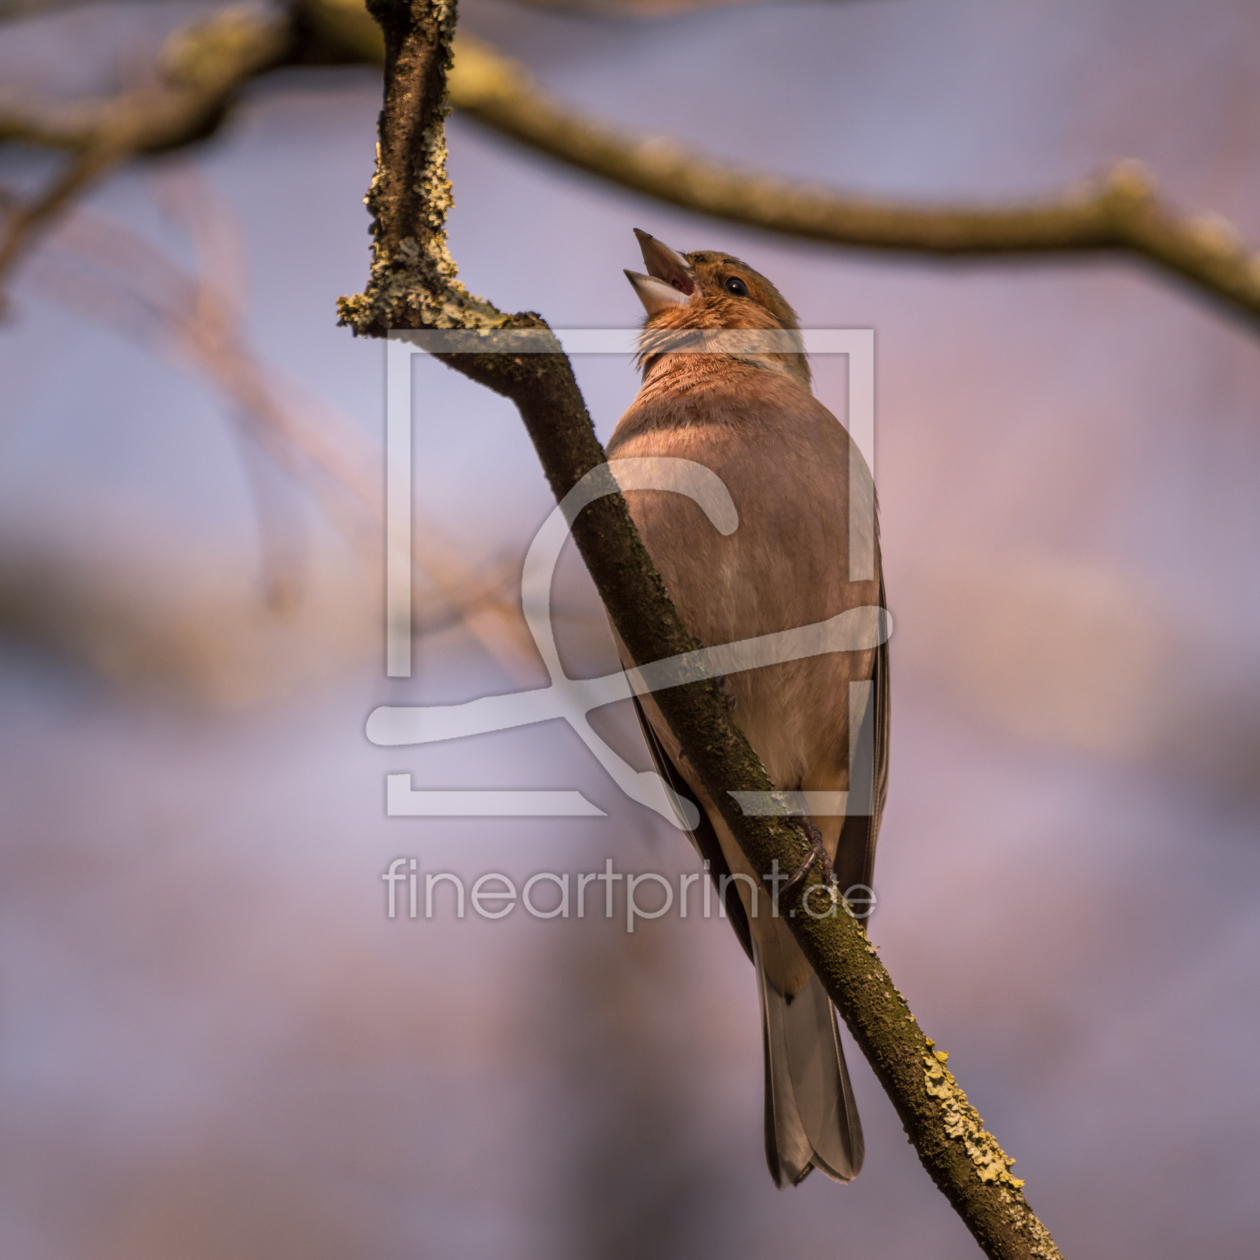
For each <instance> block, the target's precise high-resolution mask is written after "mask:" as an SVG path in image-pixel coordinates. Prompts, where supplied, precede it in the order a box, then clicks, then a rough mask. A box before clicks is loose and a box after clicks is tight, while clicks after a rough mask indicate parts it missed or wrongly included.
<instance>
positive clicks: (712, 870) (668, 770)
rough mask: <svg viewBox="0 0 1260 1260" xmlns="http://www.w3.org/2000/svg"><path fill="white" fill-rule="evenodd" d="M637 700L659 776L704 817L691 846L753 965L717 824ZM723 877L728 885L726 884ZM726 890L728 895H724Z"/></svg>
mask: <svg viewBox="0 0 1260 1260" xmlns="http://www.w3.org/2000/svg"><path fill="white" fill-rule="evenodd" d="M632 699H633V700H634V711H635V713H636V714H637V715H638V718H639V725H640V726H641V727H642V728H643V738H644V739H645V740H646V741H647V746H648V751H649V752H650V753H651V754H652V764H653V765H655V766H656V772H657V774H659V775H660V776H661V778H662V779H664V780H665V782H666V783H668V784H669V786H670V787H671V788H673V789H674V791H675V792H676V793H677V794H678V795H679V796H680V797H683V798H684V799H686V800H689V801H691V802H692V803H693V804H695V805H696V809H697V811H698V812H699V815H700V822H699V823H698V824H697V826H696V828H695V830H694V831H690V832H689V833H688V834H689V835H690V836H691V842H692V844H694V845H695V846H696V849H697V850H698V851H699V853H700V856H701V857H702V858H704V859H705V860H706V861H707V862H708V863H709V878H710V879H712V880H713V883H714V886H715V887H716V888H717V890H718V894H719V896H721V897H722V901H723V904H724V905H725V906H726V917H727V918H728V919H730V921H731V927H732V928H734V930H735V935H736V936H738V937H739V943H740V944H741V945H742V946H743V947H744V953H746V954H747V955H748V957H749V960H750V961H751V959H752V956H753V952H752V935H751V933H750V932H749V930H748V914H747V912H746V911H745V910H744V903H743V902H742V901H741V900H740V897H739V885H738V881H737V880H733V879H731V877H730V876H731V868H730V867H729V866H728V865H727V862H726V858H725V857H724V856H723V853H722V846H721V844H719V843H718V837H717V832H716V831H714V829H713V823H712V822H711V821H710V819H709V815H708V813H707V812H706V811H705V808H704V806H703V805H702V804H699V803H698V802H696V801H695V793H694V792H692V790H691V788H690V787H688V785H687V780H686V779H684V778H683V776H682V774H681V773H680V772H679V770H678V767H677V766H676V765H674V762H673V760H672V758H671V757H670V755H669V753H667V752H666V751H665V748H664V746H663V745H662V744H661V741H660V738H659V737H658V736H657V734H656V732H655V731H654V730H653V729H652V724H651V722H649V721H648V720H647V714H645V713H644V712H643V706H642V704H640V703H639V697H638V696H634V697H632ZM723 877H725V882H724V883H723ZM723 888H725V891H723Z"/></svg>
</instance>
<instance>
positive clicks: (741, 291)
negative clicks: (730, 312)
mask: <svg viewBox="0 0 1260 1260" xmlns="http://www.w3.org/2000/svg"><path fill="white" fill-rule="evenodd" d="M724 287H725V289H726V291H727V293H733V294H735V296H736V297H747V296H748V286H747V285H746V284H745V283H744V282H743V281H742V280H741V279H740V278H739V277H738V276H727V277H726V283H725V285H724Z"/></svg>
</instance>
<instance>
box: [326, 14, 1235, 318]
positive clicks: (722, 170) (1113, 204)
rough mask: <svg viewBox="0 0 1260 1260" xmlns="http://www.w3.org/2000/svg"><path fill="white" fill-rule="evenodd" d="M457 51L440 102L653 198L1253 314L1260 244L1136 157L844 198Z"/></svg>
mask: <svg viewBox="0 0 1260 1260" xmlns="http://www.w3.org/2000/svg"><path fill="white" fill-rule="evenodd" d="M333 2H336V0H333ZM340 2H341V3H348V2H349V0H340ZM456 51H457V56H456V61H455V70H454V73H453V74H452V76H451V80H450V98H451V103H452V104H453V105H454V106H455V107H456V108H457V109H460V110H462V111H463V112H464V113H467V114H470V115H472V117H474V118H476V119H478V121H480V122H483V123H485V124H486V125H487V126H489V127H493V128H494V129H495V130H496V131H499V132H502V133H503V134H504V135H508V136H511V137H512V138H513V139H515V140H519V141H521V142H522V143H523V144H526V145H528V146H529V147H530V148H532V149H536V150H538V151H540V152H542V153H546V154H549V155H550V156H551V157H554V158H558V159H559V160H560V161H562V162H566V163H568V164H569V165H570V166H574V167H577V168H578V169H580V170H583V171H588V172H590V173H591V174H593V175H599V176H601V177H602V178H604V179H608V180H611V181H612V182H613V183H616V184H620V185H622V186H623V187H625V188H630V189H633V190H634V191H635V192H641V193H645V194H646V195H647V196H649V197H655V198H656V199H657V200H659V201H665V202H669V203H670V204H672V205H676V206H682V207H683V208H684V209H687V210H694V211H696V212H697V213H699V214H707V215H712V216H713V217H715V218H719V219H727V220H730V221H731V222H734V223H740V224H743V225H745V226H748V227H755V228H762V229H764V230H766V231H769V232H778V233H781V234H783V235H785V236H796V237H802V238H804V239H806V240H815V241H825V242H827V243H829V244H832V245H841V246H849V247H853V248H861V249H878V250H885V251H890V252H902V253H915V254H934V255H938V256H942V257H954V258H960V257H972V258H975V257H986V256H987V257H998V256H1007V257H1018V256H1023V255H1039V254H1040V255H1050V254H1063V253H1092V252H1099V251H1105V250H1114V251H1121V252H1126V253H1129V254H1132V255H1135V256H1137V257H1139V258H1142V259H1145V260H1146V261H1148V262H1152V263H1155V264H1156V265H1157V266H1159V267H1161V268H1162V269H1164V270H1166V271H1169V272H1172V273H1173V274H1174V275H1176V276H1178V277H1180V278H1181V279H1183V280H1186V281H1189V282H1190V283H1191V284H1192V285H1193V286H1194V287H1195V288H1197V289H1198V290H1199V291H1200V292H1201V293H1203V294H1206V295H1208V296H1210V297H1212V298H1214V299H1216V300H1218V301H1221V302H1224V303H1226V304H1227V305H1229V306H1232V307H1233V308H1234V309H1235V310H1239V311H1242V312H1245V313H1246V314H1247V315H1248V316H1249V317H1251V318H1253V319H1254V318H1260V254H1257V253H1255V252H1253V251H1252V250H1251V249H1250V248H1249V247H1248V246H1247V245H1246V244H1245V242H1244V241H1243V240H1242V239H1241V237H1240V235H1239V233H1238V232H1237V230H1236V229H1235V228H1234V227H1233V226H1232V225H1231V224H1230V223H1228V222H1227V221H1226V220H1224V219H1222V218H1221V217H1220V216H1218V215H1213V214H1203V215H1198V216H1193V217H1191V216H1185V215H1181V214H1178V213H1176V212H1175V211H1174V210H1172V209H1171V208H1170V207H1169V206H1167V205H1166V204H1165V203H1164V202H1162V201H1161V200H1160V199H1159V197H1158V195H1157V190H1156V186H1155V183H1154V180H1153V177H1152V176H1151V175H1150V173H1149V172H1148V171H1147V170H1146V168H1145V167H1144V166H1143V165H1142V164H1141V163H1139V162H1135V161H1132V160H1126V161H1122V162H1119V163H1117V164H1116V165H1115V166H1113V167H1112V168H1111V170H1110V171H1108V172H1106V173H1105V174H1104V175H1102V176H1101V177H1100V178H1097V179H1094V180H1092V181H1088V182H1085V183H1081V184H1078V185H1076V186H1074V187H1072V188H1069V189H1068V190H1067V191H1065V192H1063V193H1061V194H1059V195H1057V196H1054V197H1048V198H1045V199H1043V200H1038V201H1033V202H1029V203H1025V204H1022V205H1021V204H1013V205H1008V206H994V207H979V208H977V207H975V206H964V205H957V206H949V205H944V206H932V205H914V204H907V203H902V202H895V201H886V200H879V199H875V198H864V197H854V196H846V195H844V194H842V193H837V192H833V191H831V190H828V189H823V188H817V187H811V186H809V185H805V184H794V183H789V182H788V181H786V180H779V179H775V178H773V177H771V176H767V175H765V174H762V173H760V172H757V171H753V170H748V169H740V168H736V167H730V166H723V165H720V164H719V163H716V162H712V161H710V160H709V159H707V158H705V157H703V156H701V155H699V154H696V153H692V152H689V151H687V150H686V149H684V148H682V147H681V146H680V145H678V144H676V143H675V142H673V141H671V140H668V139H664V138H661V137H645V136H634V135H629V134H627V133H625V132H621V131H618V130H616V129H614V128H612V127H608V126H606V125H604V124H602V123H599V122H597V121H594V120H592V119H590V118H587V117H585V116H583V115H582V114H580V113H578V112H576V111H574V110H572V109H569V108H567V107H566V106H564V105H562V104H561V103H560V102H558V101H556V100H555V99H554V98H553V97H551V96H549V95H548V94H547V93H545V92H543V91H542V90H541V89H540V88H539V87H538V86H537V85H536V84H535V83H534V82H533V81H532V80H531V79H530V78H529V76H528V75H527V74H526V73H525V72H524V71H523V70H522V69H521V68H520V67H519V66H517V65H516V64H515V63H514V62H512V61H509V60H508V59H507V58H505V57H502V56H500V55H498V54H497V53H495V52H493V51H492V50H491V49H489V48H487V47H485V45H482V44H477V43H475V42H473V41H472V40H468V39H464V38H461V39H460V40H459V41H458V45H457V50H456Z"/></svg>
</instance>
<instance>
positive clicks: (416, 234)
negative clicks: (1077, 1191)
mask: <svg viewBox="0 0 1260 1260" xmlns="http://www.w3.org/2000/svg"><path fill="white" fill-rule="evenodd" d="M372 11H373V13H374V15H375V16H376V17H377V19H378V21H380V23H381V26H382V28H383V30H384V32H385V44H386V47H387V49H388V55H387V58H386V63H385V107H384V109H383V111H382V113H381V120H380V133H379V138H380V144H379V147H378V158H377V169H376V175H375V177H374V179H373V181H372V185H371V188H370V190H369V193H368V207H369V210H370V212H371V213H372V216H373V225H372V232H373V237H374V247H373V259H372V267H371V273H370V279H369V284H368V288H367V290H366V291H365V292H364V293H362V294H359V295H358V296H356V297H353V298H343V299H342V302H341V317H342V321H343V322H344V323H346V324H348V325H349V326H350V327H352V328H353V329H354V331H355V332H356V333H360V334H365V335H370V336H382V335H384V334H385V332H386V331H387V330H388V329H389V328H391V327H408V328H443V329H467V330H469V331H470V333H471V334H472V335H471V336H470V337H468V340H469V341H470V342H475V341H478V340H480V341H483V342H489V341H491V340H493V338H494V336H495V332H494V330H496V329H507V330H531V332H532V334H533V336H535V337H537V338H540V339H545V340H548V341H549V343H550V348H551V352H550V353H535V354H512V353H501V354H495V353H471V352H470V353H460V354H446V355H443V356H442V357H443V358H445V360H446V361H447V362H448V363H449V364H450V366H451V367H454V368H456V369H457V370H458V371H461V372H463V373H465V374H466V375H468V376H469V377H471V378H472V379H473V380H476V381H478V382H480V383H481V384H484V385H486V386H487V387H488V388H490V389H493V390H495V391H496V392H498V393H501V394H504V395H506V396H507V397H509V398H511V399H512V400H513V401H514V402H515V403H516V405H517V407H518V408H519V410H520V412H521V417H522V419H523V420H524V422H525V425H526V427H527V429H528V431H529V433H530V436H531V438H532V439H533V441H534V445H535V447H536V448H537V450H538V453H539V457H540V459H541V460H542V463H543V467H544V469H545V471H546V474H547V478H548V480H549V481H550V483H551V487H552V490H553V492H554V493H555V494H556V496H557V499H562V498H563V497H564V496H565V494H567V493H568V491H569V490H570V489H571V488H572V487H573V486H574V485H576V484H577V482H578V481H579V480H580V479H581V478H582V477H584V476H585V475H587V474H588V473H591V472H593V471H594V470H596V469H598V468H600V466H601V465H603V464H604V463H605V457H604V452H603V450H602V449H601V447H600V445H599V442H598V441H597V440H596V437H595V431H594V428H593V426H592V424H591V421H590V417H589V415H588V414H587V411H586V406H585V403H584V402H583V400H582V396H581V393H580V392H579V390H578V388H577V383H576V381H575V380H574V377H573V372H572V367H571V365H570V363H569V361H568V359H567V358H566V357H565V355H564V354H563V353H562V352H561V350H560V346H559V343H558V342H556V341H555V339H554V337H552V336H551V334H550V330H549V329H548V328H547V326H546V324H545V323H544V322H543V321H542V320H541V319H540V318H539V317H537V316H535V315H515V316H507V315H504V314H502V313H501V312H499V311H498V310H496V309H495V308H494V307H493V306H492V305H491V304H490V303H488V302H486V301H484V300H483V299H480V298H474V297H472V296H471V295H470V294H469V293H468V292H467V291H466V290H465V289H464V288H463V286H462V285H460V284H459V282H458V281H457V280H456V279H455V264H454V262H453V260H452V259H451V257H450V255H449V253H448V252H447V248H446V230H445V220H446V211H447V209H448V207H449V206H450V204H451V194H450V184H449V181H448V180H447V178H446V169H445V156H446V154H445V144H444V140H443V118H444V114H445V92H444V88H445V83H446V73H447V70H448V67H449V65H450V46H451V40H452V35H453V27H454V6H453V5H452V4H449V3H447V2H446V0H372ZM610 486H611V480H610ZM573 535H574V539H575V541H576V543H577V545H578V549H579V550H580V552H581V554H582V557H583V559H584V560H585V561H586V564H587V567H588V569H589V570H590V572H591V576H592V578H593V579H594V581H595V585H596V587H597V588H598V590H599V593H600V596H601V597H602V599H603V601H604V604H605V606H606V608H607V609H608V612H609V615H610V617H611V618H612V620H613V623H614V625H615V626H616V628H617V631H618V633H619V634H620V635H621V637H622V639H623V641H624V642H625V644H626V646H627V648H628V649H629V651H630V654H631V655H632V656H633V658H634V659H635V660H637V661H640V662H649V661H654V660H660V659H662V658H664V657H669V656H675V655H678V654H679V653H682V652H687V651H689V650H692V649H694V647H695V644H694V642H693V641H692V639H691V637H690V635H689V634H688V633H687V630H686V629H685V627H684V626H683V624H682V622H681V621H680V620H679V617H678V614H677V612H676V611H675V609H674V607H673V605H672V603H671V602H670V599H669V596H668V594H667V592H666V590H665V586H664V583H663V582H662V581H661V578H660V575H659V573H658V572H657V571H656V569H655V567H654V566H653V564H652V561H651V559H650V558H649V556H648V554H647V552H646V550H645V549H644V547H643V544H642V542H641V541H640V539H639V536H638V533H637V531H636V530H635V527H634V524H633V522H632V520H631V518H630V514H629V512H628V510H627V508H626V504H625V501H624V500H623V499H622V498H621V496H620V494H617V493H611V494H608V495H607V496H605V497H603V498H600V499H597V500H596V501H595V502H594V503H592V504H590V506H588V507H586V508H585V509H584V510H583V511H582V512H581V513H580V514H579V515H578V516H577V518H576V520H574V521H573ZM655 698H656V700H657V703H658V705H659V707H660V709H661V711H662V713H663V714H664V716H665V719H666V721H668V722H669V724H670V727H671V728H672V730H673V731H674V733H675V735H676V736H677V737H678V739H679V742H680V743H681V744H682V746H683V747H685V748H686V749H687V750H688V757H689V760H690V761H691V763H692V765H693V766H694V767H695V769H696V771H697V773H698V774H699V776H700V778H701V780H702V782H703V783H704V785H705V787H706V788H707V790H708V792H709V794H710V797H711V799H713V800H714V801H716V802H719V808H720V809H721V811H722V815H723V817H724V819H725V820H726V822H727V823H728V824H729V825H730V827H731V830H732V831H733V833H734V834H735V836H736V839H737V840H738V842H739V844H740V847H741V848H742V849H743V850H744V853H745V854H746V855H747V857H748V859H749V861H750V862H751V863H752V865H753V868H754V869H755V870H759V871H763V872H769V871H770V870H771V869H772V863H774V862H777V863H778V867H777V869H779V870H795V869H796V868H797V867H798V866H799V864H800V863H801V861H802V860H803V859H804V856H805V844H804V841H803V840H802V838H801V836H800V833H799V831H798V830H797V829H796V828H794V827H792V826H790V825H788V823H787V821H786V820H783V819H774V818H746V817H745V816H744V815H743V813H742V812H741V811H740V809H739V808H738V806H737V805H736V803H735V801H734V799H733V797H732V796H731V795H730V794H729V790H732V789H733V790H752V791H771V790H773V785H772V784H771V783H770V780H769V779H768V777H767V776H766V773H765V770H764V768H763V767H762V766H761V763H760V761H759V759H758V758H757V756H756V754H755V753H754V751H753V750H752V748H751V746H750V745H749V744H748V741H747V740H746V739H745V738H744V735H743V733H742V732H741V731H740V729H739V727H738V726H736V725H735V724H734V722H733V721H732V720H731V718H730V714H729V710H728V708H727V705H726V703H725V701H724V700H723V698H722V696H721V692H720V690H719V688H718V686H717V685H716V683H715V682H714V681H713V680H712V679H708V678H705V677H703V676H702V675H700V674H692V675H691V676H690V678H689V680H688V682H687V684H686V685H684V686H681V687H678V688H674V689H672V690H668V691H662V692H657V693H656V696H655ZM818 879H819V876H818V875H817V874H816V873H815V874H814V875H813V877H812V882H814V883H815V884H817V882H818ZM787 923H788V925H789V926H790V928H791V930H792V933H793V935H794V936H795V937H796V939H797V940H798V941H799V942H800V943H801V946H802V948H803V949H804V951H805V954H806V956H807V957H808V958H809V961H810V963H811V965H812V966H813V967H814V969H815V971H816V972H817V973H818V975H819V977H820V978H821V979H822V981H823V984H824V986H825V987H826V989H827V992H828V994H829V995H830V996H831V998H832V1000H833V1001H834V1002H835V1003H836V1006H837V1008H838V1009H839V1010H840V1012H841V1014H842V1015H843V1016H844V1019H845V1022H846V1023H847V1024H848V1026H849V1028H850V1030H851V1032H852V1033H853V1036H854V1039H855V1041H856V1042H857V1043H858V1045H859V1046H860V1047H861V1049H862V1051H863V1053H864V1054H865V1055H866V1056H867V1059H868V1060H869V1061H870V1063H871V1066H872V1067H873V1069H874V1071H875V1074H876V1076H877V1077H878V1078H879V1080H880V1082H881V1083H882V1084H883V1086H884V1088H885V1090H886V1091H887V1092H888V1094H889V1097H890V1098H891V1099H892V1101H893V1103H894V1105H895V1106H896V1108H897V1112H898V1114H899V1116H900V1117H901V1120H902V1123H903V1124H904V1125H905V1128H906V1132H907V1133H908V1134H909V1136H910V1139H911V1141H912V1142H913V1143H914V1146H915V1149H916V1150H917V1151H918V1153H919V1157H920V1159H921V1160H922V1161H923V1164H924V1166H925V1167H926V1168H927V1170H928V1171H929V1172H930V1174H931V1175H932V1177H933V1179H934V1180H935V1182H936V1184H937V1185H938V1186H939V1187H940V1189H941V1190H942V1191H943V1192H944V1193H945V1195H946V1196H947V1197H948V1198H949V1200H950V1202H951V1203H952V1204H953V1205H954V1207H955V1209H956V1210H957V1211H958V1213H959V1215H960V1216H961V1217H962V1219H963V1220H964V1221H965V1223H966V1224H967V1226H968V1228H969V1229H970V1230H971V1231H972V1233H973V1234H974V1235H975V1237H976V1239H977V1240H978V1241H979V1243H980V1245H981V1246H982V1247H983V1248H984V1250H985V1252H986V1253H987V1254H988V1255H990V1256H993V1257H1001V1258H1002V1260H1014V1258H1015V1257H1020V1258H1030V1257H1036V1258H1037V1260H1052V1258H1054V1257H1058V1256H1059V1255H1060V1253H1059V1251H1058V1249H1057V1248H1056V1247H1055V1245H1054V1243H1053V1241H1052V1240H1051V1238H1050V1235H1049V1234H1048V1233H1047V1231H1046V1229H1045V1227H1044V1226H1043V1225H1042V1224H1041V1222H1040V1221H1039V1220H1038V1219H1037V1218H1036V1216H1035V1215H1033V1212H1032V1209H1031V1208H1030V1207H1029V1206H1028V1202H1027V1200H1026V1199H1025V1197H1024V1194H1023V1191H1022V1188H1021V1184H1022V1183H1020V1182H1019V1181H1018V1180H1017V1179H1016V1178H1014V1177H1012V1176H1011V1174H1010V1171H1009V1167H1010V1164H1011V1162H1012V1161H1010V1160H1009V1159H1008V1158H1007V1157H1006V1156H1005V1155H1004V1154H1003V1153H1002V1150H1001V1148H1000V1147H999V1146H998V1144H997V1142H996V1141H995V1140H994V1138H993V1137H992V1135H990V1134H989V1133H987V1132H986V1131H985V1129H984V1127H983V1124H982V1122H981V1121H980V1118H979V1116H978V1115H977V1114H976V1112H975V1109H974V1108H973V1107H972V1106H971V1104H970V1103H969V1102H968V1101H967V1098H966V1095H965V1094H963V1092H962V1090H961V1089H960V1088H959V1087H958V1084H957V1082H956V1081H955V1080H954V1078H953V1076H952V1075H951V1074H950V1073H949V1072H947V1071H946V1069H945V1067H944V1059H945V1056H944V1054H943V1053H937V1052H936V1049H935V1046H934V1045H933V1043H932V1042H931V1041H930V1040H928V1038H927V1037H926V1036H925V1035H924V1034H923V1032H922V1030H921V1029H920V1028H919V1026H918V1024H917V1023H916V1022H915V1019H914V1017H913V1016H912V1015H911V1013H910V1010H909V1008H908V1007H907V1005H906V1002H905V999H904V998H903V997H902V996H901V994H900V993H899V992H898V990H897V988H896V986H895V985H894V984H893V982H892V979H891V977H890V976H889V975H888V972H887V971H886V970H885V968H884V966H883V964H882V963H881V962H880V961H879V957H878V955H877V954H876V952H875V950H874V948H873V947H872V946H871V945H870V943H869V942H868V941H867V938H866V934H865V932H864V931H863V930H862V928H861V927H860V926H859V924H858V922H857V920H856V919H854V918H853V917H852V916H850V915H844V914H840V915H837V916H835V917H823V918H820V919H818V920H812V919H811V918H810V917H809V916H808V915H800V916H797V917H796V918H789V919H788V920H787Z"/></svg>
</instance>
